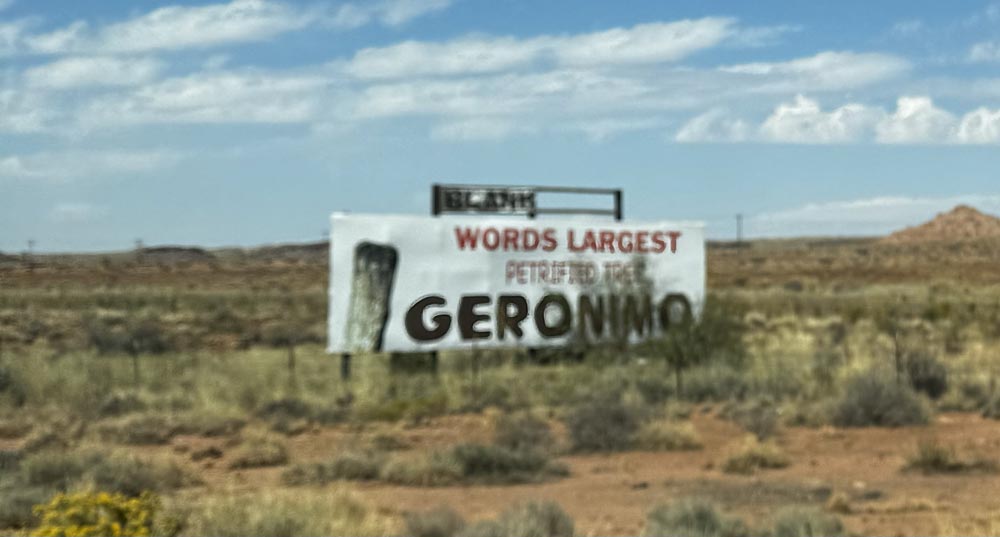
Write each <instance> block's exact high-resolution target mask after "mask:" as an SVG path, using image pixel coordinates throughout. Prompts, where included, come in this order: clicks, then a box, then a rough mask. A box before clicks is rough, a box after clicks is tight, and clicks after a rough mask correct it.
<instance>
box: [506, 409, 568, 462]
mask: <svg viewBox="0 0 1000 537" xmlns="http://www.w3.org/2000/svg"><path fill="white" fill-rule="evenodd" d="M493 443H494V444H496V445H498V446H501V447H504V448H507V449H510V450H514V451H529V450H530V451H544V452H550V451H552V449H553V447H554V446H555V437H554V436H553V435H552V428H551V427H549V424H548V423H547V422H546V421H545V420H543V419H540V418H537V417H535V416H533V415H531V414H528V413H516V414H502V415H500V416H499V417H498V418H497V419H496V422H495V423H494V433H493Z"/></svg>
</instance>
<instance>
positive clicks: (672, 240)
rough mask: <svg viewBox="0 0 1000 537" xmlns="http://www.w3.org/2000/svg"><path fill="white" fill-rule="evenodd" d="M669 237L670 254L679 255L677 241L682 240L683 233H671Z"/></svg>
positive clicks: (668, 234)
mask: <svg viewBox="0 0 1000 537" xmlns="http://www.w3.org/2000/svg"><path fill="white" fill-rule="evenodd" d="M667 236H668V237H670V253H672V254H673V253H677V239H678V238H680V236H681V232H680V231H671V232H670V233H667Z"/></svg>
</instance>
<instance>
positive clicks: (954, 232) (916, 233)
mask: <svg viewBox="0 0 1000 537" xmlns="http://www.w3.org/2000/svg"><path fill="white" fill-rule="evenodd" d="M988 237H1000V218H997V217H995V216H990V215H987V214H983V213H982V212H980V211H978V210H976V209H974V208H972V207H969V206H968V205H959V206H958V207H955V208H954V209H952V210H951V211H949V212H947V213H941V214H939V215H937V216H936V217H935V218H934V219H933V220H931V221H930V222H926V223H924V224H921V225H919V226H914V227H910V228H906V229H904V230H901V231H897V232H895V233H893V234H892V235H889V236H888V237H886V238H885V239H883V242H885V243H889V244H905V243H923V242H930V241H960V240H969V239H983V238H988Z"/></svg>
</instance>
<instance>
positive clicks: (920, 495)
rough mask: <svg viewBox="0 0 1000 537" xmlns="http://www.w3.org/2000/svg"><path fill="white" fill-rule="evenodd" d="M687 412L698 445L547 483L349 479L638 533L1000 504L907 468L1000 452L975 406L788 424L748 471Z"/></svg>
mask: <svg viewBox="0 0 1000 537" xmlns="http://www.w3.org/2000/svg"><path fill="white" fill-rule="evenodd" d="M692 419H693V423H694V425H695V428H696V429H697V430H698V432H699V434H700V436H701V439H702V441H703V443H704V444H705V448H704V449H702V450H698V451H687V452H656V453H652V452H629V453H621V454H614V455H582V456H577V455H574V456H567V457H563V458H562V459H561V460H563V461H564V462H566V463H567V464H568V465H569V467H570V469H571V472H572V474H571V475H570V477H568V478H565V479H561V480H557V481H552V482H548V483H542V484H533V485H518V486H462V487H442V488H416V487H400V486H389V485H384V484H378V483H374V484H355V485H352V488H355V489H357V490H358V491H359V493H360V494H361V495H362V496H363V497H365V498H367V499H368V501H370V502H372V503H373V504H375V505H377V506H378V507H379V508H381V509H382V510H385V511H389V512H396V513H402V512H405V511H421V510H426V509H431V508H433V507H437V506H439V505H447V506H450V507H452V508H454V509H456V510H457V511H459V512H460V513H461V514H462V515H464V516H465V517H467V518H468V519H472V520H475V519H481V518H486V517H492V516H495V515H496V514H498V513H499V512H501V511H503V510H504V509H506V508H507V507H509V506H510V505H511V504H514V503H517V502H520V501H525V500H531V499H551V500H555V501H557V502H558V503H559V504H560V505H562V506H563V508H564V509H566V511H567V512H569V513H570V515H572V516H573V517H574V519H575V521H576V525H577V528H578V530H579V531H580V533H581V534H582V535H637V534H639V533H640V531H641V530H642V526H643V521H644V519H645V514H646V512H648V510H649V509H650V508H651V507H653V506H654V505H655V504H657V503H659V502H668V501H671V500H673V499H677V498H683V497H691V496H695V497H704V498H707V499H710V500H712V501H714V502H715V503H717V504H719V505H720V506H722V507H723V508H724V509H725V510H726V511H728V512H732V513H736V514H738V515H740V516H743V517H744V518H745V519H746V520H747V521H748V522H751V523H753V524H755V525H767V524H768V523H769V519H770V517H771V516H772V515H773V514H774V512H775V511H777V510H778V509H779V508H781V507H784V506H787V505H791V504H799V505H817V506H823V505H824V504H825V502H826V499H827V498H828V497H829V495H830V494H831V493H844V494H847V495H848V496H849V497H850V498H851V501H850V505H851V507H852V511H853V512H852V513H851V514H847V515H842V517H843V519H844V521H845V524H846V525H847V527H848V529H849V530H850V531H851V532H854V533H862V534H875V535H926V534H932V533H940V532H941V531H942V529H941V524H942V522H947V521H949V520H958V521H966V522H967V521H969V520H972V519H974V518H979V519H981V518H983V517H986V516H991V515H992V513H994V512H996V511H997V510H998V509H1000V479H997V477H996V476H995V475H975V474H971V475H933V476H924V475H921V474H916V473H904V472H902V471H901V468H902V466H903V465H904V463H905V460H906V458H907V456H909V455H910V454H911V453H913V452H914V451H915V450H916V447H917V445H918V443H919V442H920V441H922V440H928V439H932V438H937V439H939V440H940V441H941V442H942V443H944V444H946V445H948V446H954V447H955V448H956V449H957V450H958V451H959V453H962V454H968V455H972V454H982V455H985V456H991V455H992V454H995V453H996V452H997V449H998V448H1000V423H998V422H995V421H990V420H986V419H983V418H981V417H979V416H978V415H972V414H943V415H941V416H939V417H938V418H937V420H936V422H935V423H934V424H933V425H931V426H927V427H905V428H899V429H881V428H867V429H847V430H843V429H832V428H822V429H808V428H791V429H787V430H785V431H784V432H783V434H782V435H781V437H780V438H779V443H780V445H781V446H782V447H783V448H784V449H785V451H786V452H787V454H788V455H789V456H790V457H791V459H792V461H793V462H792V465H791V466H790V467H788V468H785V469H780V470H765V471H760V472H758V473H757V474H756V475H752V476H740V475H730V474H725V473H723V472H722V471H721V470H719V467H720V466H721V462H722V461H723V460H725V458H726V455H727V454H728V453H729V452H730V451H732V450H733V449H735V448H736V447H738V446H739V445H740V443H741V442H742V441H743V438H744V435H745V433H743V432H742V431H741V430H740V429H739V428H737V427H736V426H735V425H733V424H732V423H730V422H727V421H724V420H721V419H719V418H717V417H715V416H714V415H712V414H701V413H697V414H696V415H695V416H693V418H692ZM382 430H383V431H384V430H385V429H382ZM371 431H372V429H371V428H369V429H368V430H367V431H366V433H365V434H370V433H371ZM392 434H394V435H395V436H397V437H399V438H402V439H404V440H405V441H406V442H408V443H410V444H411V445H412V446H413V447H414V448H421V449H422V448H428V447H432V446H443V445H448V444H450V443H453V442H456V441H463V440H465V441H467V440H484V439H486V438H488V435H489V421H488V419H486V418H485V417H483V416H453V417H447V418H441V419H437V420H434V421H433V422H432V423H431V424H429V425H426V426H421V427H416V428H411V429H399V428H393V429H392ZM357 435H358V433H357V432H351V431H349V430H347V429H346V428H337V429H322V430H314V431H312V432H307V433H305V434H303V435H299V436H297V437H294V438H291V439H290V440H289V446H290V449H291V453H292V459H293V460H294V461H298V462H302V461H311V460H322V459H324V458H326V457H329V456H331V455H332V454H333V453H335V452H336V451H337V450H338V449H342V448H343V447H344V446H346V445H349V444H350V443H351V442H352V441H355V440H357ZM177 443H181V444H188V445H190V446H191V447H194V446H195V445H198V446H199V447H201V444H205V443H211V442H208V441H206V440H202V439H194V438H184V439H181V440H179V441H178V442H175V444H177ZM216 443H219V442H218V441H216ZM160 449H162V448H160ZM227 451H228V450H227ZM175 453H176V452H175ZM227 457H228V454H227ZM203 467H204V466H203ZM224 468H225V459H222V460H219V461H214V462H213V463H212V467H211V468H205V470H206V471H205V473H204V474H203V479H204V480H205V481H206V486H208V487H209V488H217V487H231V486H234V485H235V486H237V487H241V488H242V487H247V488H254V489H258V490H259V489H262V488H269V487H280V486H281V484H280V474H281V471H282V469H281V468H270V469H260V470H241V471H239V472H231V471H227V470H225V469H224Z"/></svg>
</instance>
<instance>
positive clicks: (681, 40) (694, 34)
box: [551, 17, 736, 65]
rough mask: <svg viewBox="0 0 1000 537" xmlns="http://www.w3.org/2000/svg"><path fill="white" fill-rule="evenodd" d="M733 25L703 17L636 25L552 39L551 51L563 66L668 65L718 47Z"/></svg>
mask: <svg viewBox="0 0 1000 537" xmlns="http://www.w3.org/2000/svg"><path fill="white" fill-rule="evenodd" d="M735 22H736V21H735V20H733V19H729V18H720V17H706V18H703V19H696V20H680V21H675V22H667V23H662V22H660V23H650V24H638V25H636V26H633V27H632V28H612V29H610V30H605V31H602V32H594V33H591V34H583V35H578V36H573V37H567V38H554V43H553V45H552V48H551V50H552V53H553V55H554V56H555V57H556V59H557V61H558V62H559V63H562V64H566V65H601V64H623V63H626V64H627V63H656V62H671V61H677V60H679V59H681V58H684V57H686V56H690V55H691V54H693V53H695V52H697V51H699V50H704V49H706V48H710V47H713V46H715V45H717V44H719V43H720V42H722V41H723V40H724V39H726V38H727V37H729V36H730V35H732V34H733V33H735V31H734V25H735Z"/></svg>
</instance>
